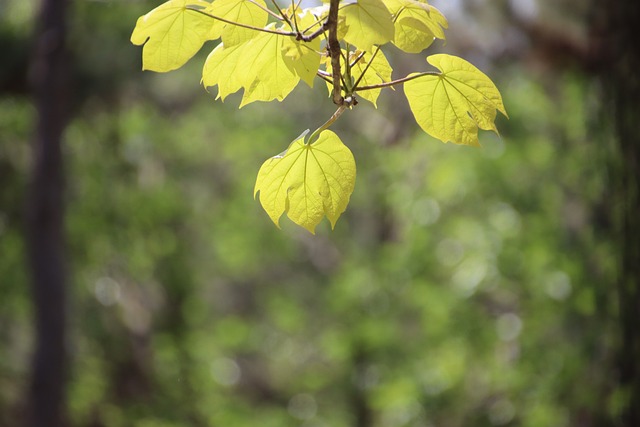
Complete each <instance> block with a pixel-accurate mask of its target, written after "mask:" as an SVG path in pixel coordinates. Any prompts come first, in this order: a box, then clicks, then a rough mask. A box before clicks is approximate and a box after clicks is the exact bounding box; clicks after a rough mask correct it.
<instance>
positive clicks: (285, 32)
mask: <svg viewBox="0 0 640 427" xmlns="http://www.w3.org/2000/svg"><path fill="white" fill-rule="evenodd" d="M187 9H189V10H192V11H194V12H197V13H199V14H201V15H204V16H208V17H209V18H212V19H216V20H218V21H221V22H224V23H225V24H230V25H236V26H238V27H242V28H246V29H248V30H254V31H261V32H263V33H270V34H278V35H280V36H288V37H294V36H297V34H296V33H294V32H292V31H279V30H270V29H269V28H262V27H254V26H252V25H247V24H241V23H240V22H234V21H230V20H228V19H225V18H220V17H219V16H215V15H211V14H210V13H207V12H205V11H204V10H200V9H195V8H193V7H189V6H187Z"/></svg>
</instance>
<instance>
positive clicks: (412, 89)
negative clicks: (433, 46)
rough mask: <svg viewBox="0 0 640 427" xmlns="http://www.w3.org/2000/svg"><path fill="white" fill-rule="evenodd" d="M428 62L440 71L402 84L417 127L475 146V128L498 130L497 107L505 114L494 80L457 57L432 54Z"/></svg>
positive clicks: (458, 142)
mask: <svg viewBox="0 0 640 427" xmlns="http://www.w3.org/2000/svg"><path fill="white" fill-rule="evenodd" d="M427 61H428V62H429V63H430V64H431V65H433V66H434V67H436V68H438V69H439V70H440V71H441V74H438V75H425V76H421V77H418V78H416V79H414V80H410V81H408V82H405V84H404V91H405V95H406V96H407V100H408V101H409V106H410V107H411V111H412V112H413V115H414V117H415V118H416V121H417V122H418V124H419V125H420V127H421V128H422V129H423V130H424V131H425V132H427V133H428V134H429V135H431V136H433V137H435V138H438V139H440V140H441V141H443V142H448V141H451V142H453V143H455V144H464V145H474V146H479V145H480V144H479V142H478V128H480V129H484V130H492V131H494V132H496V133H497V130H496V126H495V123H494V120H495V118H496V110H497V111H500V112H501V113H502V114H504V115H505V116H506V115H507V113H506V111H505V108H504V105H503V104H502V97H501V96H500V92H498V89H497V88H496V86H495V85H494V84H493V82H492V81H491V80H490V79H489V78H488V77H487V76H486V75H485V74H483V73H482V72H481V71H480V70H478V69H477V68H476V67H474V66H473V65H472V64H470V63H469V62H467V61H465V60H464V59H461V58H458V57H456V56H451V55H445V54H438V55H432V56H430V57H428V58H427ZM414 75H416V74H410V75H409V76H408V77H411V76H414Z"/></svg>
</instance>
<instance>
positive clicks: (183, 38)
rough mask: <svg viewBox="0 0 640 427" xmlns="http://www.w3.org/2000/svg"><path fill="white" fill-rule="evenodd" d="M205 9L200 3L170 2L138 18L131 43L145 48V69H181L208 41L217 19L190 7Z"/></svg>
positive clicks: (162, 70)
mask: <svg viewBox="0 0 640 427" xmlns="http://www.w3.org/2000/svg"><path fill="white" fill-rule="evenodd" d="M187 6H189V7H194V8H201V9H204V8H206V7H207V6H209V3H208V2H206V1H201V0H170V1H168V2H166V3H163V4H161V5H160V6H158V7H156V8H155V9H153V10H152V11H151V12H149V13H147V14H146V15H143V16H141V17H140V18H138V21H137V22H136V27H135V28H134V29H133V33H132V34H131V43H133V44H135V45H144V47H143V49H142V69H143V70H151V71H158V72H166V71H171V70H175V69H177V68H180V67H182V66H183V65H184V64H185V63H186V62H187V61H188V60H189V59H191V57H192V56H193V55H195V54H196V53H197V52H198V51H199V50H200V48H201V47H202V45H203V44H204V42H205V41H206V40H207V38H208V34H209V31H210V29H211V27H212V25H214V20H213V19H211V18H209V17H207V16H205V15H203V14H201V13H198V12H196V11H194V10H190V9H188V8H187Z"/></svg>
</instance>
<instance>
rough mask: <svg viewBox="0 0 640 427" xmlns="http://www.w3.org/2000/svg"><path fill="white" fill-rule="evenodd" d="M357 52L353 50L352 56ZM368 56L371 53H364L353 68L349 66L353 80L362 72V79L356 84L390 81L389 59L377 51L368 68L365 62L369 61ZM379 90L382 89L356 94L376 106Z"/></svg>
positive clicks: (370, 84) (357, 53) (366, 84)
mask: <svg viewBox="0 0 640 427" xmlns="http://www.w3.org/2000/svg"><path fill="white" fill-rule="evenodd" d="M359 54H360V52H357V51H356V52H354V54H353V56H355V58H357V57H358V55H359ZM355 58H354V59H355ZM370 58H371V54H370V53H365V54H364V56H363V57H362V58H360V60H359V61H358V62H357V63H356V64H355V65H354V66H353V68H351V76H352V77H353V80H354V81H358V79H359V78H360V76H361V75H362V73H363V72H364V76H362V79H361V80H360V83H359V84H358V86H360V87H362V86H373V85H377V84H380V83H384V82H390V81H391V72H392V71H393V70H392V69H391V65H389V61H387V58H386V57H385V56H384V54H383V53H382V51H378V53H377V55H376V56H375V57H374V58H373V61H371V65H370V66H369V68H367V63H368V62H369V59H370ZM365 69H366V72H365ZM381 90H382V89H369V90H363V91H358V96H359V97H360V98H362V99H366V100H367V101H369V102H371V103H372V104H373V105H374V106H375V107H376V108H378V105H377V104H376V101H377V100H378V96H379V95H380V91H381Z"/></svg>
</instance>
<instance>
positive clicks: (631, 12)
mask: <svg viewBox="0 0 640 427" xmlns="http://www.w3.org/2000/svg"><path fill="white" fill-rule="evenodd" d="M607 9H608V10H609V12H608V13H609V16H608V21H609V22H608V23H607V30H608V31H607V33H608V37H607V43H604V44H603V46H602V48H603V49H605V50H612V52H611V54H610V57H609V58H610V61H608V65H607V66H606V67H604V70H603V71H604V73H603V81H604V84H605V96H606V97H607V98H608V99H607V101H608V102H607V103H606V104H605V105H606V107H607V108H609V113H610V114H612V123H613V126H614V131H615V134H616V140H617V144H618V150H619V156H620V158H619V160H618V162H619V164H618V165H617V167H616V170H617V171H616V174H617V176H616V177H615V179H616V183H617V191H618V197H617V201H618V204H617V206H615V207H614V212H616V214H617V215H618V220H619V233H620V241H621V244H622V256H621V259H620V277H619V305H620V307H619V311H620V322H621V331H622V346H621V348H620V353H619V355H618V357H619V359H618V363H619V373H620V383H621V386H622V389H623V390H624V392H625V398H626V399H627V400H626V404H625V408H624V410H623V414H622V416H623V425H624V426H628V427H636V426H640V133H639V132H638V126H639V124H640V123H639V121H640V74H639V70H640V50H639V49H638V44H637V31H638V29H639V28H640V2H639V1H638V0H615V1H614V2H612V4H610V5H607Z"/></svg>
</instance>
